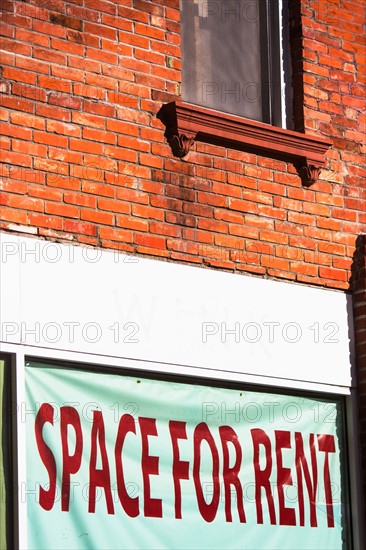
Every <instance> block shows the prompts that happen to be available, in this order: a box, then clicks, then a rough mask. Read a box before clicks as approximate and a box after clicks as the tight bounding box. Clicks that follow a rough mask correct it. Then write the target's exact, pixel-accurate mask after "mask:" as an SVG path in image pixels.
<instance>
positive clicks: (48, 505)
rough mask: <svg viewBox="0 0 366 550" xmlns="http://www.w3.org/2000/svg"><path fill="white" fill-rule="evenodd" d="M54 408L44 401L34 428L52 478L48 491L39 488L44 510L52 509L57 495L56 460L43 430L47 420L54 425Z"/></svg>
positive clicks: (41, 455)
mask: <svg viewBox="0 0 366 550" xmlns="http://www.w3.org/2000/svg"><path fill="white" fill-rule="evenodd" d="M53 412H54V408H53V407H52V405H50V404H49V403H43V404H42V405H41V406H40V408H39V411H38V413H37V416H36V420H35V424H34V430H35V435H36V442H37V447H38V452H39V455H40V457H41V459H42V462H43V464H44V465H45V466H46V469H47V473H48V477H49V479H50V486H49V489H48V490H47V491H46V490H45V489H44V488H43V487H40V488H39V504H40V505H41V506H42V508H43V509H44V510H52V507H53V505H54V503H55V495H56V461H55V457H54V456H53V453H52V451H51V449H50V448H49V447H48V445H47V444H46V443H45V441H44V439H43V436H42V430H43V426H44V424H45V423H46V422H49V423H50V424H52V426H53Z"/></svg>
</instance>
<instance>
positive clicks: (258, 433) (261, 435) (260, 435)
mask: <svg viewBox="0 0 366 550" xmlns="http://www.w3.org/2000/svg"><path fill="white" fill-rule="evenodd" d="M250 432H251V435H252V441H253V453H254V456H253V466H254V474H255V504H256V508H257V523H263V510H262V500H261V488H262V487H263V488H264V490H265V492H266V497H267V503H268V510H269V517H270V521H271V525H276V512H275V507H274V503H273V495H272V492H271V484H270V481H269V478H270V476H271V472H272V456H271V441H270V439H269V437H268V435H267V434H266V432H265V431H264V430H261V429H259V428H253V429H252V430H250ZM260 445H263V447H264V448H265V453H266V467H265V468H264V470H261V468H260V464H259V446H260Z"/></svg>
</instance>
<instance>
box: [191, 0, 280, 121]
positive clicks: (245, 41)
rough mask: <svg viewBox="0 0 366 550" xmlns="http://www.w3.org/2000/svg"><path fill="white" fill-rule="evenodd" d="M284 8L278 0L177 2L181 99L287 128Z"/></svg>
mask: <svg viewBox="0 0 366 550" xmlns="http://www.w3.org/2000/svg"><path fill="white" fill-rule="evenodd" d="M285 8H286V2H284V3H283V5H282V1H281V0H280V1H279V2H278V1H277V0H209V1H206V0H205V1H203V0H181V25H182V34H181V40H182V93H183V101H186V102H187V103H193V104H195V105H200V106H202V107H207V108H210V109H215V110H218V111H222V112H226V113H229V114H233V115H238V116H241V117H245V118H249V119H253V120H257V121H261V122H265V123H268V124H272V125H276V126H287V127H289V124H286V101H285V98H286V96H288V95H289V94H288V89H289V86H288V80H289V79H288V73H289V70H288V66H289V64H288V63H287V55H288V48H284V47H283V44H284V43H287V38H288V36H287V32H285V33H282V26H283V27H284V29H285V30H286V31H287V28H286V27H287V25H283V23H282V22H283V21H287V19H288V16H287V11H286V9H285ZM281 52H283V53H282V54H281Z"/></svg>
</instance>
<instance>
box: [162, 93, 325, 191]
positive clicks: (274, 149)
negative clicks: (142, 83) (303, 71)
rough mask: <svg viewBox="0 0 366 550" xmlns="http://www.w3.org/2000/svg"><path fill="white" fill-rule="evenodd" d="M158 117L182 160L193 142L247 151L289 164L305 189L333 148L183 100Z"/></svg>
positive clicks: (168, 106) (317, 139)
mask: <svg viewBox="0 0 366 550" xmlns="http://www.w3.org/2000/svg"><path fill="white" fill-rule="evenodd" d="M157 117H158V119H159V120H161V121H162V123H163V124H164V125H165V137H166V138H167V140H168V142H169V144H170V146H171V148H172V152H173V155H174V156H176V157H179V158H183V157H185V156H186V155H187V154H188V152H189V150H190V148H191V147H192V145H193V143H194V141H201V142H204V143H211V144H214V145H220V146H222V147H227V148H230V149H236V150H239V151H248V152H252V153H255V154H258V155H262V156H266V157H271V158H276V159H280V160H285V161H288V162H292V163H293V164H294V166H295V167H296V169H297V171H298V173H299V175H300V177H301V180H302V183H303V185H305V186H307V187H308V186H310V185H312V184H313V183H315V181H316V180H317V179H318V177H319V174H320V170H321V168H322V167H323V166H324V161H325V153H326V151H327V150H328V149H329V147H331V145H332V143H331V142H330V141H328V140H326V139H323V138H318V137H314V136H309V135H306V134H302V133H300V132H293V131H292V130H286V129H284V128H278V127H276V126H271V125H269V124H264V123H263V122H257V121H255V120H249V119H246V118H241V117H238V116H234V115H229V114H226V113H222V112H220V111H214V110H212V109H206V108H204V107H200V106H198V105H192V104H188V103H184V102H183V101H173V102H171V103H167V104H166V105H163V106H162V107H161V109H160V111H159V112H158V114H157Z"/></svg>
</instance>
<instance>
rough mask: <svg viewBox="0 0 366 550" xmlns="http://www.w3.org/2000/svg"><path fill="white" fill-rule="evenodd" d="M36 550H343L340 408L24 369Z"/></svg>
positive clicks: (31, 532) (31, 537)
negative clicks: (164, 549) (228, 549)
mask: <svg viewBox="0 0 366 550" xmlns="http://www.w3.org/2000/svg"><path fill="white" fill-rule="evenodd" d="M26 395H27V403H26V410H27V415H26V423H27V484H26V485H27V487H26V491H27V492H26V494H27V511H28V545H29V548H34V549H37V550H38V549H42V548H44V549H47V550H50V549H62V548H67V549H70V548H72V549H78V548H96V549H103V550H105V549H118V550H120V549H134V548H136V549H145V548H146V549H158V548H168V549H173V548H179V549H186V548H187V549H188V548H190V549H197V548H207V549H212V548H218V549H222V548H235V549H256V550H257V549H268V550H274V549H281V550H285V549H289V550H293V549H294V548H296V549H313V548H319V549H332V550H335V549H337V548H339V549H341V548H344V545H345V540H344V535H345V525H344V523H345V520H344V511H343V507H342V501H343V500H344V498H343V492H342V479H341V472H342V468H341V446H342V444H341V441H342V425H341V416H342V415H341V405H340V403H339V402H338V401H335V400H326V399H324V400H322V399H319V400H317V399H313V398H309V397H306V398H305V397H304V398H302V397H298V396H296V397H295V396H290V395H275V394H272V393H264V392H255V391H247V390H240V389H225V388H216V387H209V386H205V385H196V384H194V383H193V382H191V383H189V384H188V383H177V382H167V381H162V380H151V379H147V378H135V377H131V376H124V375H121V374H117V373H113V374H110V373H104V372H95V371H92V372H91V371H86V370H81V369H80V367H79V366H77V367H75V368H65V367H62V368H61V367H54V366H49V365H44V364H37V363H27V365H26Z"/></svg>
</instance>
